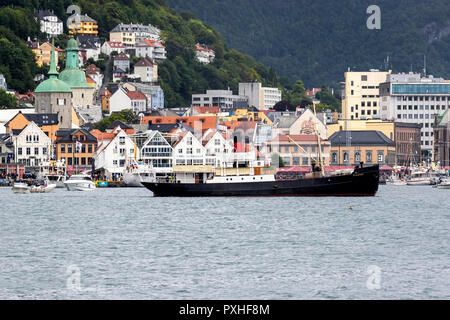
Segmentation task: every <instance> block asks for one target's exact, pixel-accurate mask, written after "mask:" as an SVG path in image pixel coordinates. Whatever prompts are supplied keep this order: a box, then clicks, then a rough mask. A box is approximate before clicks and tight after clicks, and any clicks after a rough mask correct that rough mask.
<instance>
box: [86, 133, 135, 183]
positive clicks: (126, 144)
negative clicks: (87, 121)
mask: <svg viewBox="0 0 450 320" xmlns="http://www.w3.org/2000/svg"><path fill="white" fill-rule="evenodd" d="M97 140H98V148H97V151H96V152H95V155H94V160H95V168H96V169H104V170H105V172H107V175H108V173H109V174H110V175H111V174H123V173H124V171H125V169H126V166H127V164H128V163H130V162H131V160H133V159H134V157H135V154H134V153H135V150H134V148H135V144H134V141H133V140H132V139H131V138H130V136H128V134H127V133H126V132H125V131H123V130H122V129H121V128H120V127H117V128H115V129H114V130H113V132H112V133H99V134H98V135H97ZM136 151H137V150H136ZM138 154H139V153H137V155H136V157H138Z"/></svg>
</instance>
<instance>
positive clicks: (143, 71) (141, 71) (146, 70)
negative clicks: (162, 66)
mask: <svg viewBox="0 0 450 320" xmlns="http://www.w3.org/2000/svg"><path fill="white" fill-rule="evenodd" d="M134 74H135V76H137V77H139V78H140V79H141V81H142V82H157V81H158V65H157V64H156V63H155V61H154V60H153V59H152V58H149V57H145V58H142V59H141V60H139V61H138V62H137V63H136V64H135V65H134Z"/></svg>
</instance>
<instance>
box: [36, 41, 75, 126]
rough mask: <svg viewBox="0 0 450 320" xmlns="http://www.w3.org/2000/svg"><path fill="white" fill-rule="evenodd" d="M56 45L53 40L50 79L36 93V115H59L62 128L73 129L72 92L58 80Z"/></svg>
mask: <svg viewBox="0 0 450 320" xmlns="http://www.w3.org/2000/svg"><path fill="white" fill-rule="evenodd" d="M55 54H56V53H55V45H54V41H53V40H52V52H51V56H50V70H49V71H48V75H49V79H47V80H45V81H43V82H41V83H40V84H39V85H38V86H37V88H36V90H35V91H34V93H35V101H36V113H47V114H55V113H56V114H58V122H59V127H60V128H66V129H68V128H72V90H71V89H70V87H69V86H68V85H67V84H66V83H65V82H64V81H61V80H59V79H58V78H57V76H58V71H57V70H56V56H55Z"/></svg>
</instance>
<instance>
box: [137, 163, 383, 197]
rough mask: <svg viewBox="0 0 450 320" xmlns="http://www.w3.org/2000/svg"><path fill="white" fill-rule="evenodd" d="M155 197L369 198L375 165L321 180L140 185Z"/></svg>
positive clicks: (376, 180)
mask: <svg viewBox="0 0 450 320" xmlns="http://www.w3.org/2000/svg"><path fill="white" fill-rule="evenodd" d="M142 184H143V185H144V186H145V187H146V188H147V189H149V190H150V191H152V192H153V194H154V196H155V197H270V196H272V197H288V196H291V197H302V196H303V197H326V196H334V197H338V196H340V197H355V196H356V197H369V196H375V194H376V192H377V190H378V184H379V167H378V165H375V166H371V167H365V168H356V169H355V170H354V172H353V173H351V174H347V175H340V176H331V177H323V178H311V179H297V180H276V181H265V182H244V183H239V182H237V183H199V184H193V183H149V182H143V183H142Z"/></svg>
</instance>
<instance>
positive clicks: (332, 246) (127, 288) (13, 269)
mask: <svg viewBox="0 0 450 320" xmlns="http://www.w3.org/2000/svg"><path fill="white" fill-rule="evenodd" d="M449 199H450V190H437V189H433V188H431V187H394V186H381V187H380V190H379V193H378V195H377V197H373V198H228V199H222V198H205V199H200V198H188V199H179V198H172V199H171V198H153V197H152V196H151V193H150V192H149V191H147V190H146V189H114V188H113V189H97V190H95V191H93V192H85V193H82V192H68V191H65V190H63V189H57V190H56V191H55V192H54V193H51V194H24V195H19V194H13V192H12V191H11V189H10V188H0V203H1V205H0V219H1V223H0V245H1V247H0V298H2V299H391V298H394V299H410V298H412V299H438V298H443V299H449V298H450V210H449ZM350 206H351V207H352V210H351V209H350V208H349V207H350ZM368 271H370V272H369V273H368ZM77 279H80V281H79V285H78V282H77ZM79 289H81V290H79Z"/></svg>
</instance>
